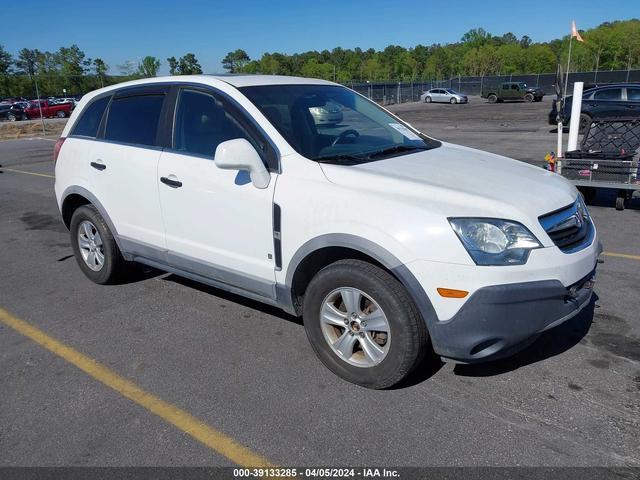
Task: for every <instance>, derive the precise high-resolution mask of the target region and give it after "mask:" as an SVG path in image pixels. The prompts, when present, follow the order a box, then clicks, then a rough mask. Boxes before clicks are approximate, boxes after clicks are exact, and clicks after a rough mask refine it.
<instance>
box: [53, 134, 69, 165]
mask: <svg viewBox="0 0 640 480" xmlns="http://www.w3.org/2000/svg"><path fill="white" fill-rule="evenodd" d="M65 138H66V137H60V138H59V139H58V141H57V142H56V144H55V146H54V147H53V163H56V162H57V161H58V155H60V149H61V148H62V144H63V143H64V141H65Z"/></svg>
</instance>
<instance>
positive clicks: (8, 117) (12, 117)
mask: <svg viewBox="0 0 640 480" xmlns="http://www.w3.org/2000/svg"><path fill="white" fill-rule="evenodd" d="M17 119H18V118H17V117H16V116H15V115H14V114H13V113H10V114H9V115H7V120H8V121H10V122H15V121H16V120H17Z"/></svg>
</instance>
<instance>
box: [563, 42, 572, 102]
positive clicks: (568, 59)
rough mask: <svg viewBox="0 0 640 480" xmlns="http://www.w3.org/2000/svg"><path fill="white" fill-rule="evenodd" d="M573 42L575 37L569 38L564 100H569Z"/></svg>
mask: <svg viewBox="0 0 640 480" xmlns="http://www.w3.org/2000/svg"><path fill="white" fill-rule="evenodd" d="M572 41H573V35H571V36H570V37H569V57H568V58H567V74H566V77H565V81H564V95H563V97H564V98H567V85H568V84H569V66H570V65H571V42H572Z"/></svg>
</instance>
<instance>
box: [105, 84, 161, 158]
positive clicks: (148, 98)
mask: <svg viewBox="0 0 640 480" xmlns="http://www.w3.org/2000/svg"><path fill="white" fill-rule="evenodd" d="M164 98H165V96H164V95H137V96H131V97H123V98H115V99H113V101H112V102H111V105H110V106H109V113H108V117H107V126H106V129H105V133H104V138H105V139H106V140H111V141H114V142H121V143H129V144H133V145H145V146H155V145H156V137H157V134H158V125H159V123H160V112H161V111H162V104H163V102H164Z"/></svg>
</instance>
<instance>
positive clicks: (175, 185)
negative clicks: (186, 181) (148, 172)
mask: <svg viewBox="0 0 640 480" xmlns="http://www.w3.org/2000/svg"><path fill="white" fill-rule="evenodd" d="M170 176H171V177H175V176H174V175H170ZM160 181H161V182H162V183H164V184H165V185H169V186H170V187H171V188H180V187H181V186H182V182H181V181H180V180H177V179H173V178H169V177H160Z"/></svg>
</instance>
